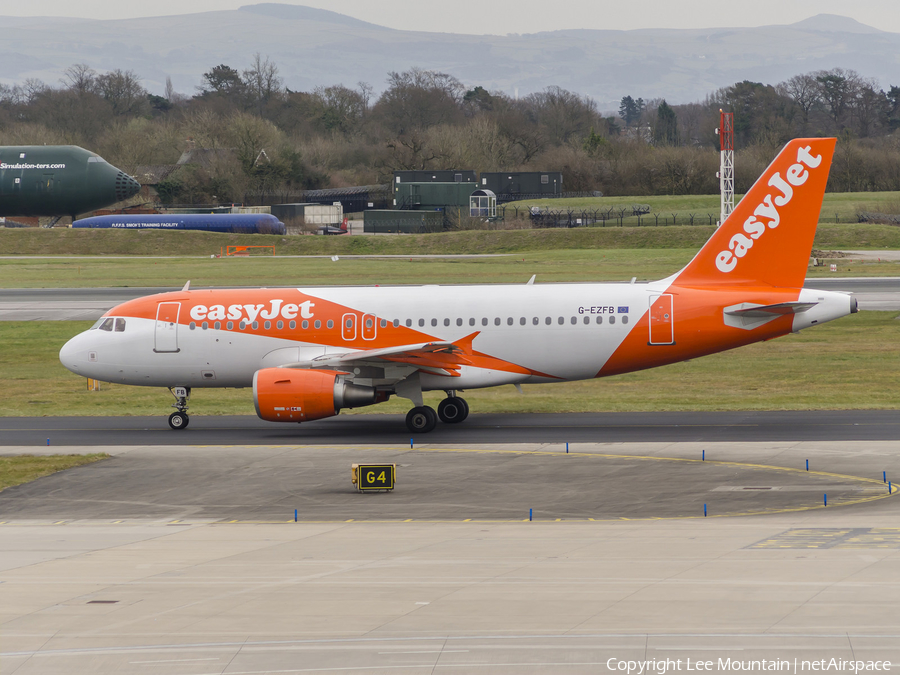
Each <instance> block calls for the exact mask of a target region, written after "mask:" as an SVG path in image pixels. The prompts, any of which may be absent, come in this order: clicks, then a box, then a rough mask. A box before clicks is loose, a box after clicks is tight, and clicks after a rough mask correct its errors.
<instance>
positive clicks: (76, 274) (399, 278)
mask: <svg viewBox="0 0 900 675" xmlns="http://www.w3.org/2000/svg"><path fill="white" fill-rule="evenodd" d="M898 231H900V228H898ZM898 246H900V242H898ZM695 253H696V249H693V248H657V249H653V248H642V249H619V248H613V249H571V250H546V251H534V252H529V253H516V254H510V255H506V256H502V257H496V258H484V257H480V258H449V259H448V258H399V259H398V258H386V259H385V258H374V259H373V258H340V259H339V260H338V261H337V262H334V261H332V260H331V259H330V258H302V259H298V258H272V257H268V258H227V259H226V258H215V259H210V258H168V259H153V258H143V257H133V258H131V257H129V258H112V259H97V258H50V259H44V258H39V259H35V258H8V259H0V288H91V287H112V286H149V287H172V286H177V287H180V286H183V285H184V282H185V281H187V280H188V279H190V281H191V285H192V286H193V287H194V288H200V287H206V286H219V287H223V286H285V285H295V286H324V285H332V284H335V285H372V284H423V283H425V284H472V283H508V284H518V283H525V282H526V281H527V280H528V278H529V277H530V276H531V275H532V274H537V283H547V282H564V281H583V282H597V281H627V280H629V279H631V277H637V278H638V280H640V281H647V280H652V279H662V278H664V277H666V276H668V275H670V274H673V273H675V272H677V271H678V270H679V269H681V268H682V267H683V266H684V265H686V264H687V263H688V262H689V261H690V260H691V258H692V257H693V256H694V254H695ZM822 262H823V263H824V264H823V266H820V267H814V268H809V271H808V275H809V276H811V277H825V276H835V273H833V272H830V271H828V270H829V263H831V262H834V263H836V264H837V273H838V274H839V275H844V276H900V262H897V261H883V262H878V261H875V260H871V261H861V260H859V259H848V258H839V259H834V260H831V259H828V257H827V256H826V257H824V258H823V259H822ZM0 295H2V293H0Z"/></svg>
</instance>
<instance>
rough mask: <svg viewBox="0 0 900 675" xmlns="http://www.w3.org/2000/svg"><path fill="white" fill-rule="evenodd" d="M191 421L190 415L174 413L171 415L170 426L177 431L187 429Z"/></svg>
mask: <svg viewBox="0 0 900 675" xmlns="http://www.w3.org/2000/svg"><path fill="white" fill-rule="evenodd" d="M190 421H191V418H190V417H188V414H187V413H184V412H173V413H172V414H171V415H169V426H170V427H172V428H173V429H174V430H175V431H181V430H182V429H187V425H188V423H189V422H190Z"/></svg>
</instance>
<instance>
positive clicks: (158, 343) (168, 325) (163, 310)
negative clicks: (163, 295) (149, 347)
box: [153, 302, 181, 353]
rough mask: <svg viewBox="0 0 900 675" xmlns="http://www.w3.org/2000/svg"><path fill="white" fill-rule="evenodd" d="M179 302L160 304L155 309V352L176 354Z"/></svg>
mask: <svg viewBox="0 0 900 675" xmlns="http://www.w3.org/2000/svg"><path fill="white" fill-rule="evenodd" d="M180 312H181V303H180V302H161V303H159V305H157V307H156V335H155V343H154V344H155V347H154V349H153V351H155V352H168V353H171V352H177V351H179V350H178V315H179V313H180Z"/></svg>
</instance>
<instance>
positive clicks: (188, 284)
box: [181, 279, 191, 293]
mask: <svg viewBox="0 0 900 675" xmlns="http://www.w3.org/2000/svg"><path fill="white" fill-rule="evenodd" d="M189 290H191V280H190V279H188V280H187V283H186V284H185V285H184V288H182V289H181V292H182V293H183V292H184V291H189Z"/></svg>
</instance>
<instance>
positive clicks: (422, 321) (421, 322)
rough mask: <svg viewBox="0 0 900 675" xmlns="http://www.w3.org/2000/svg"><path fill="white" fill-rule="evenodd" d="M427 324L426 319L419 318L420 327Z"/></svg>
mask: <svg viewBox="0 0 900 675" xmlns="http://www.w3.org/2000/svg"><path fill="white" fill-rule="evenodd" d="M424 325H425V319H419V328H421V327H422V326H424Z"/></svg>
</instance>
